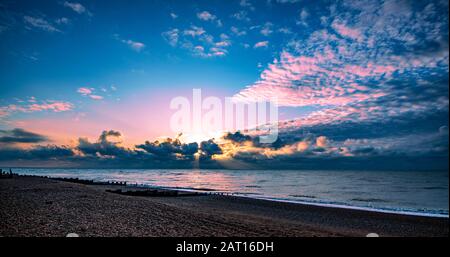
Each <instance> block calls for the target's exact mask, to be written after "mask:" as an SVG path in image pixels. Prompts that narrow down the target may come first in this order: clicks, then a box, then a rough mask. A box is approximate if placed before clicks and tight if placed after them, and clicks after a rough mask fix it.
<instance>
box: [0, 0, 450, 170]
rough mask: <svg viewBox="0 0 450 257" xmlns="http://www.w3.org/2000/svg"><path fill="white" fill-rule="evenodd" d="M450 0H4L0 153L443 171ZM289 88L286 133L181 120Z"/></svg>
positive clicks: (13, 159) (63, 161)
mask: <svg viewBox="0 0 450 257" xmlns="http://www.w3.org/2000/svg"><path fill="white" fill-rule="evenodd" d="M448 72H449V59H448V1H408V0H404V1H399V0H395V1H394V0H386V1H375V0H368V1H301V0H227V1H225V0H222V1H218V0H217V1H214V0H208V1H202V0H199V1H189V0H186V1H181V0H178V1H176V0H172V1H170V0H165V1H160V0H153V1H150V0H147V1H139V0H137V1H132V2H130V1H78V0H76V1H75V0H74V1H64V0H55V1H51V0H42V1H12V0H2V1H0V165H4V166H8V165H9V166H46V167H47V166H52V167H53V166H54V167H61V166H64V167H133V168H156V167H167V168H230V169H253V168H254V169H259V168H286V169H424V170H434V169H439V170H442V169H444V170H448V115H449V114H448V110H449V107H448V75H449V74H448ZM194 88H199V89H201V90H202V94H203V96H204V97H207V96H215V97H219V98H221V99H224V98H225V97H230V98H232V99H233V100H234V101H242V102H248V101H256V100H270V99H272V98H273V97H276V98H277V99H278V107H279V111H278V112H279V120H280V122H279V123H277V126H278V128H279V135H278V139H277V141H276V142H274V143H271V144H262V143H260V142H259V141H258V140H257V135H256V134H255V133H252V132H251V131H247V132H245V131H244V132H239V131H224V133H223V134H221V135H218V136H216V137H214V138H208V137H207V136H203V137H200V139H199V138H198V137H192V136H190V135H189V134H187V135H186V134H184V135H181V136H179V135H177V134H178V133H177V132H175V131H172V130H171V129H170V117H171V115H172V114H173V112H174V110H172V109H170V102H171V99H173V98H174V97H177V96H184V97H187V98H189V99H191V98H192V90H193V89H194Z"/></svg>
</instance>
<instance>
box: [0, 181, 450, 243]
mask: <svg viewBox="0 0 450 257" xmlns="http://www.w3.org/2000/svg"><path fill="white" fill-rule="evenodd" d="M130 188H131V189H133V187H125V186H123V185H83V184H78V183H71V182H64V181H55V180H51V179H45V178H39V177H28V176H23V177H22V176H21V177H17V176H15V177H14V178H12V179H0V205H1V206H2V208H1V210H0V235H1V236H59V237H61V236H65V235H66V234H68V233H77V234H79V235H80V236H282V237H283V236H295V237H297V236H306V237H309V236H365V235H367V234H369V233H377V234H379V235H380V236H426V237H428V236H448V232H449V229H448V228H449V227H448V225H449V219H448V218H434V217H433V218H432V217H419V216H410V215H400V214H388V213H376V212H368V211H361V210H350V209H339V208H330V207H320V206H312V205H302V204H297V203H296V204H290V203H282V202H274V201H265V200H258V199H250V198H245V197H234V196H225V195H208V194H205V195H198V196H185V197H164V196H157V197H144V196H129V195H120V194H114V193H109V192H105V190H106V189H114V190H117V189H121V190H122V189H123V190H130ZM133 190H134V189H133Z"/></svg>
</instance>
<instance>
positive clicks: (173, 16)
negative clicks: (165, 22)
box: [170, 12, 178, 19]
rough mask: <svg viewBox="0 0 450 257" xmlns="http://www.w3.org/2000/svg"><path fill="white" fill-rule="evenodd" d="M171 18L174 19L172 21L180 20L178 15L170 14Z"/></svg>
mask: <svg viewBox="0 0 450 257" xmlns="http://www.w3.org/2000/svg"><path fill="white" fill-rule="evenodd" d="M170 17H172V19H176V18H178V15H176V14H175V13H173V12H172V13H170Z"/></svg>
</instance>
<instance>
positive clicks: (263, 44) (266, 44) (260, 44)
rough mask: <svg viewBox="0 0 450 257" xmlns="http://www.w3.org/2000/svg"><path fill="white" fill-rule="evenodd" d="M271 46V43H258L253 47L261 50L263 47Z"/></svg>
mask: <svg viewBox="0 0 450 257" xmlns="http://www.w3.org/2000/svg"><path fill="white" fill-rule="evenodd" d="M267 46H269V41H261V42H258V43H256V44H255V45H254V46H253V47H254V48H261V47H267Z"/></svg>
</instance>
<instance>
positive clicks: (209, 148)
mask: <svg viewBox="0 0 450 257" xmlns="http://www.w3.org/2000/svg"><path fill="white" fill-rule="evenodd" d="M200 149H201V157H202V158H204V159H210V158H211V156H212V155H214V154H221V153H222V149H221V148H220V146H219V145H218V144H217V143H216V142H214V140H213V139H210V140H208V141H203V142H201V143H200Z"/></svg>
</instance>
